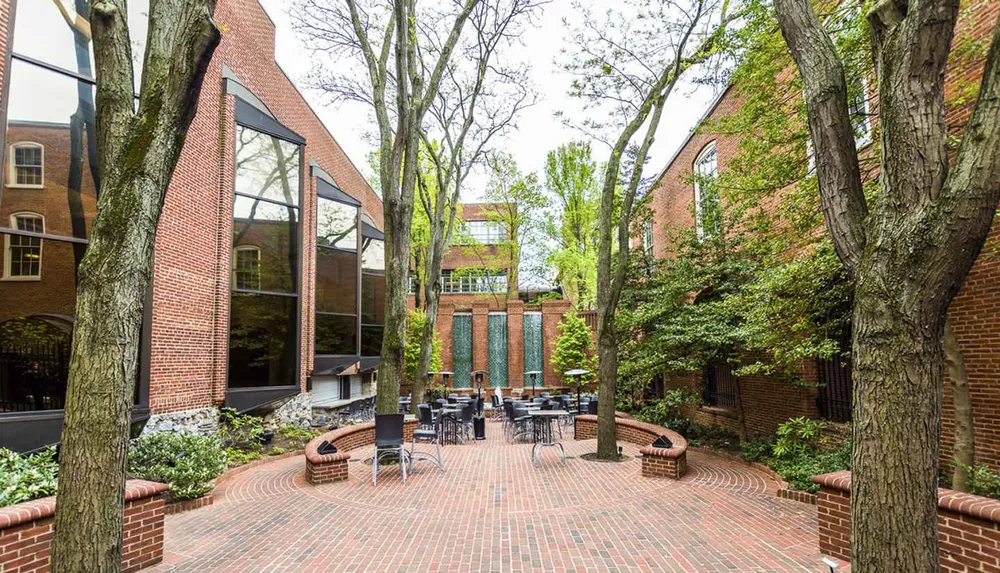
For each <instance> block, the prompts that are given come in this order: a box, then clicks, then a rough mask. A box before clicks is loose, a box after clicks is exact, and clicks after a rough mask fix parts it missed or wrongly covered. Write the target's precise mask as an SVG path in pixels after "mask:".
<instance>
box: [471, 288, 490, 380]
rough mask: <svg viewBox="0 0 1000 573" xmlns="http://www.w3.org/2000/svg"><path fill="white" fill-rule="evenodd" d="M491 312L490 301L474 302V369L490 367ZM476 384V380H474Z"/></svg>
mask: <svg viewBox="0 0 1000 573" xmlns="http://www.w3.org/2000/svg"><path fill="white" fill-rule="evenodd" d="M489 314H490V303H489V301H487V300H477V301H473V303H472V371H473V372H475V371H476V370H487V369H489V352H490V349H489V342H487V340H488V337H489V327H488V321H489V318H488V317H489ZM472 383H473V384H475V383H476V382H475V380H473V381H472Z"/></svg>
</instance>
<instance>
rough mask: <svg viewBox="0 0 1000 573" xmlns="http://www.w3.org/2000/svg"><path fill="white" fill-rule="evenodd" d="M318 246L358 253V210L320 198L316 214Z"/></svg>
mask: <svg viewBox="0 0 1000 573" xmlns="http://www.w3.org/2000/svg"><path fill="white" fill-rule="evenodd" d="M316 225H317V233H316V244H317V245H321V246H324V247H332V248H335V249H344V250H347V251H356V250H357V248H358V209H357V207H353V206H351V205H345V204H344V203H338V202H337V201H332V200H330V199H326V198H324V197H319V201H318V203H317V213H316Z"/></svg>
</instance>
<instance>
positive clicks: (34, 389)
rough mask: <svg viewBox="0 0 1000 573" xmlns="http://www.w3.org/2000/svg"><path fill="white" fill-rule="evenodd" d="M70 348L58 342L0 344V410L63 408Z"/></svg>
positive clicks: (27, 410)
mask: <svg viewBox="0 0 1000 573" xmlns="http://www.w3.org/2000/svg"><path fill="white" fill-rule="evenodd" d="M69 351H70V346H69V345H68V344H60V343H37V344H21V345H0V412H30V411H35V410H57V409H60V408H62V407H63V403H64V401H65V398H66V380H67V379H68V378H69Z"/></svg>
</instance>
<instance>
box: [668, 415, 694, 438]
mask: <svg viewBox="0 0 1000 573" xmlns="http://www.w3.org/2000/svg"><path fill="white" fill-rule="evenodd" d="M662 425H664V426H666V427H668V428H670V429H671V430H673V431H675V432H677V433H678V434H680V435H682V436H684V437H685V438H690V437H691V436H693V435H694V430H695V423H694V420H691V419H690V418H672V419H670V420H667V421H666V422H664V423H663V424H662Z"/></svg>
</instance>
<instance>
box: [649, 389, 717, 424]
mask: <svg viewBox="0 0 1000 573" xmlns="http://www.w3.org/2000/svg"><path fill="white" fill-rule="evenodd" d="M700 401H701V397H700V396H698V394H697V393H695V392H691V391H689V390H680V389H675V390H668V391H667V392H665V393H664V396H663V398H660V399H659V400H655V401H653V402H651V403H647V404H646V405H645V406H643V407H642V409H641V410H639V412H638V413H636V416H635V417H636V418H638V419H639V420H641V421H643V422H646V423H649V424H656V425H657V426H668V427H670V428H671V429H672V430H675V431H676V428H673V427H671V426H670V425H669V424H671V423H673V424H674V425H680V424H681V423H680V422H677V421H676V420H683V419H684V418H683V417H681V408H682V407H684V406H685V405H687V404H697V403H699V402H700ZM681 433H683V432H681Z"/></svg>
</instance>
